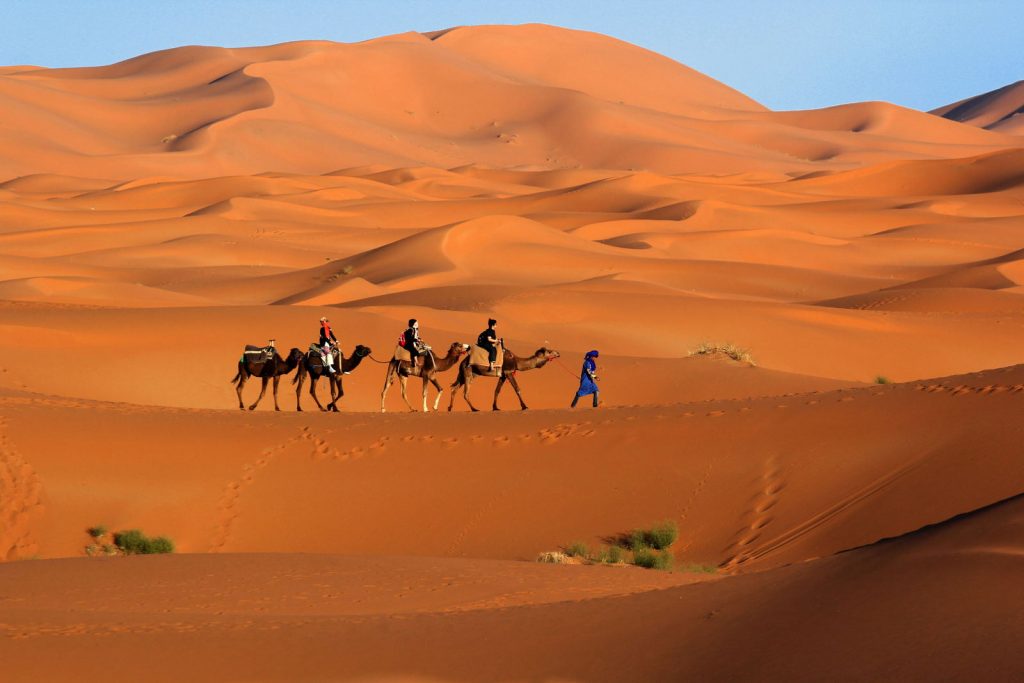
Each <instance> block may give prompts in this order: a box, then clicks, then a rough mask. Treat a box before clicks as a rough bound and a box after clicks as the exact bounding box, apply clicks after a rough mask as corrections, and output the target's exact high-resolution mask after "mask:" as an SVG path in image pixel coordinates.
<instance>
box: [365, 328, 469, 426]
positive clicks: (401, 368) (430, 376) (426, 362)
mask: <svg viewBox="0 0 1024 683" xmlns="http://www.w3.org/2000/svg"><path fill="white" fill-rule="evenodd" d="M468 352H469V344H463V343H461V342H452V345H451V346H450V347H448V355H446V356H442V357H440V358H438V357H436V356H434V354H433V353H429V352H428V353H427V354H426V355H425V356H424V357H423V365H417V366H416V367H413V365H412V362H411V361H407V360H398V359H396V358H392V359H391V362H390V363H388V374H387V376H386V377H385V378H384V390H383V391H381V392H380V412H382V413H383V412H385V409H384V399H385V398H387V395H388V389H389V388H390V387H391V384H392V382H394V381H395V377H396V376H397V377H398V383H399V385H400V386H401V387H402V400H404V401H405V405H407V406H409V410H410V411H412V412H416V409H415V408H413V407H412V404H411V403H409V397H408V396H406V394H405V388H406V384H407V383H408V381H409V378H410V377H422V378H423V412H425V413H426V412H429V410H428V409H427V384H428V383H429V384H433V385H434V388H435V389H437V398H435V399H434V410H437V404H438V403H440V402H441V394H443V393H444V389H442V388H441V385H440V384H439V383H438V381H437V373H439V372H444V371H446V370H448V369H449V368H451V367H453V366H454V365H455V364H456V363H458V362H459V359H460V358H461V357H462V356H463V355H465V354H466V353H468Z"/></svg>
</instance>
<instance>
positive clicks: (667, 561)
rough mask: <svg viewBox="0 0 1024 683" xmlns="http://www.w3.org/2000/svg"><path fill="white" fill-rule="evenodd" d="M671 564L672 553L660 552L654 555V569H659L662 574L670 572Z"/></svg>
mask: <svg viewBox="0 0 1024 683" xmlns="http://www.w3.org/2000/svg"><path fill="white" fill-rule="evenodd" d="M673 564H674V562H673V561H672V553H670V552H669V551H667V550H662V551H661V552H659V553H655V554H654V568H655V569H660V570H661V571H663V572H667V571H671V570H672V566H673Z"/></svg>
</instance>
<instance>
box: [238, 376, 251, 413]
mask: <svg viewBox="0 0 1024 683" xmlns="http://www.w3.org/2000/svg"><path fill="white" fill-rule="evenodd" d="M248 380H249V378H248V377H246V376H245V375H242V379H240V380H238V386H236V387H235V393H237V394H238V409H239V410H245V404H244V403H242V387H244V386H245V383H246V382H247V381H248Z"/></svg>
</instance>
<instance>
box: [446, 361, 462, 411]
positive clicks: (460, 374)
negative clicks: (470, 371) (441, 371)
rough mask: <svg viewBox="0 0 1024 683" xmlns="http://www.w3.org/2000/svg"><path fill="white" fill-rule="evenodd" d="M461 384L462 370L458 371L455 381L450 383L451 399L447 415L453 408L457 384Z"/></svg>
mask: <svg viewBox="0 0 1024 683" xmlns="http://www.w3.org/2000/svg"><path fill="white" fill-rule="evenodd" d="M461 383H462V370H459V376H458V377H457V378H455V381H454V382H452V386H451V389H452V397H451V399H450V400H449V401H448V412H449V413H450V412H452V408H453V407H454V406H455V392H456V390H458V388H459V384H461Z"/></svg>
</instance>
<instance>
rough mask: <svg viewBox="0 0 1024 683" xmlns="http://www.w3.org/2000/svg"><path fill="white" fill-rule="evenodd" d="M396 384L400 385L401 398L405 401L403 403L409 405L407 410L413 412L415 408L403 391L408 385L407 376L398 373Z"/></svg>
mask: <svg viewBox="0 0 1024 683" xmlns="http://www.w3.org/2000/svg"><path fill="white" fill-rule="evenodd" d="M398 386H400V387H402V400H403V401H405V405H407V406H409V411H410V412H413V413H415V412H416V409H415V408H413V407H412V404H411V403H409V396H408V395H407V394H406V393H405V390H406V389H407V388H408V386H409V378H408V377H406V376H405V375H403V374H401V373H399V375H398Z"/></svg>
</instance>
